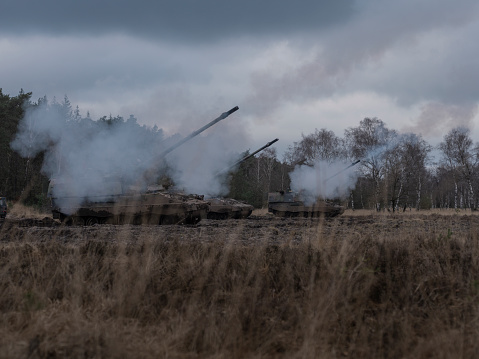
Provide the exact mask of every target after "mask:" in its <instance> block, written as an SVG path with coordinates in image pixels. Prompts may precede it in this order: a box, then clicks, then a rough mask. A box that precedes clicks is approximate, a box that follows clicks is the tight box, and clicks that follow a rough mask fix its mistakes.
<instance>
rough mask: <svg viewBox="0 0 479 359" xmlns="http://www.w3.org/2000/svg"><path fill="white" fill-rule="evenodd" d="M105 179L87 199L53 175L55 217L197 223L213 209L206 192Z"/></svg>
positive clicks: (88, 221) (86, 221)
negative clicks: (143, 187)
mask: <svg viewBox="0 0 479 359" xmlns="http://www.w3.org/2000/svg"><path fill="white" fill-rule="evenodd" d="M237 110H238V107H237V106H236V107H234V108H232V109H231V110H229V111H226V112H224V113H222V114H221V115H220V116H219V117H217V118H216V119H214V120H213V121H211V122H209V123H208V124H206V125H205V126H203V127H201V128H200V129H198V130H196V131H194V132H192V133H191V134H190V135H189V136H187V137H185V138H184V139H182V140H181V141H179V142H177V143H175V144H174V145H172V146H170V147H168V148H167V149H166V150H164V151H163V152H161V153H160V154H159V155H158V156H156V157H155V159H154V160H153V161H152V162H151V163H149V166H148V167H149V168H150V169H154V168H155V166H158V165H159V164H160V163H161V162H162V160H163V158H164V157H165V156H166V155H167V154H168V153H170V152H172V151H173V150H175V149H176V148H178V147H179V146H181V145H182V144H184V143H185V142H187V141H189V140H191V139H192V138H194V137H196V136H197V135H199V134H200V133H201V132H203V131H205V130H206V129H208V128H210V127H211V126H213V125H215V124H216V123H218V122H220V121H221V120H223V119H225V118H226V117H228V116H229V115H230V114H232V113H233V112H235V111H237ZM102 182H103V183H101V186H100V185H99V186H98V187H99V188H98V190H97V191H95V192H96V193H90V194H89V195H88V200H86V199H85V198H80V197H77V196H75V195H74V194H72V193H71V191H69V190H68V188H69V186H68V185H69V183H66V182H65V180H61V179H51V180H50V185H49V196H50V197H51V202H52V214H53V218H55V219H60V220H61V221H62V222H65V223H67V224H76V225H93V224H98V223H113V224H125V223H134V224H176V223H197V222H198V221H200V220H201V219H203V218H206V216H207V213H208V210H209V204H208V202H207V201H205V200H204V197H203V196H199V195H186V194H181V193H177V192H169V191H165V190H149V191H148V190H138V189H135V187H134V186H127V185H125V184H124V183H123V181H122V179H121V178H118V177H115V176H108V177H105V178H104V180H103V181H102ZM100 187H101V189H100Z"/></svg>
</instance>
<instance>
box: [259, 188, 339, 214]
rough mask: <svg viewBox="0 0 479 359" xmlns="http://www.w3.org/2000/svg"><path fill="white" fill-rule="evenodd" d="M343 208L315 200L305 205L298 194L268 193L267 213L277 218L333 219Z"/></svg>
mask: <svg viewBox="0 0 479 359" xmlns="http://www.w3.org/2000/svg"><path fill="white" fill-rule="evenodd" d="M344 209H345V208H344V207H343V206H339V205H336V204H333V203H330V202H326V201H323V200H320V199H317V200H316V201H315V202H314V203H311V204H309V203H308V204H306V203H305V202H304V199H303V198H302V197H301V194H300V193H296V192H285V191H278V192H270V193H268V212H270V213H272V214H274V215H275V216H278V217H335V216H338V215H340V214H343V213H344Z"/></svg>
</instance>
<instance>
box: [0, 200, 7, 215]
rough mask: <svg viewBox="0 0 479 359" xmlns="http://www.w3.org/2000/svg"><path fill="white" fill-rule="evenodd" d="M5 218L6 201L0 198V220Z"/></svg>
mask: <svg viewBox="0 0 479 359" xmlns="http://www.w3.org/2000/svg"><path fill="white" fill-rule="evenodd" d="M6 216H7V199H6V198H5V197H0V218H5V217H6Z"/></svg>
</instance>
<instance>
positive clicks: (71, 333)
mask: <svg viewBox="0 0 479 359" xmlns="http://www.w3.org/2000/svg"><path fill="white" fill-rule="evenodd" d="M368 216H370V215H368ZM381 218H382V217H381V216H378V217H374V219H375V220H377V221H379V222H380V221H381V220H382V219H381ZM353 222H354V219H353V221H352V222H351V223H353ZM275 223H280V222H268V223H267V226H269V227H270V229H271V233H273V234H274V233H277V232H275V231H276V229H275ZM313 223H316V224H317V225H318V226H317V227H316V224H315V225H307V226H303V227H301V226H298V229H297V230H295V237H294V238H295V240H292V239H291V238H288V237H285V238H264V239H263V240H260V241H258V240H256V241H254V242H251V243H249V242H248V240H247V238H244V233H245V232H243V231H242V227H241V225H238V226H235V227H234V230H233V229H232V230H231V231H229V232H228V233H224V234H223V235H219V234H216V235H215V238H211V240H209V241H205V240H203V239H201V240H198V241H194V240H185V239H184V238H182V237H181V235H178V236H177V237H176V238H172V237H171V236H169V237H168V238H166V237H155V236H153V235H152V234H151V231H149V230H148V227H145V229H144V230H142V231H141V233H140V234H139V235H135V236H132V235H131V232H128V231H127V230H126V229H125V231H124V232H115V233H116V234H115V238H110V237H108V236H105V237H101V236H96V237H95V238H88V237H86V238H84V239H83V240H81V241H78V242H73V241H68V240H66V241H65V240H62V238H63V237H62V236H61V234H60V233H61V231H62V229H61V228H60V229H54V230H50V229H49V231H50V232H49V233H51V235H50V237H49V238H47V239H45V238H42V240H39V239H38V238H37V237H35V235H34V233H35V232H32V231H24V232H22V233H24V235H23V237H19V236H18V232H15V233H16V234H15V235H12V239H11V240H9V241H7V240H5V239H6V238H9V237H8V233H5V232H3V233H2V238H3V239H4V240H3V241H2V242H0V243H1V245H0V311H1V317H0V357H2V358H11V357H18V358H64V357H73V358H80V357H81V358H124V357H134V358H159V357H162V358H185V357H186V358H189V357H215V358H216V357H217V358H223V357H228V358H229V357H231V358H244V357H257V358H259V357H288V358H290V357H297V358H340V357H352V358H423V357H431V358H451V357H462V358H474V357H477V353H479V341H478V340H477V338H478V337H479V310H478V309H479V259H478V258H479V257H478V254H479V241H478V237H477V234H476V233H475V232H474V231H470V232H467V233H463V234H461V235H456V234H454V233H451V232H450V231H449V230H448V229H447V228H448V225H449V223H447V224H446V225H445V226H444V227H441V225H440V224H438V227H437V228H438V229H437V230H428V231H421V230H417V231H414V232H411V231H410V230H406V229H405V230H404V231H402V230H401V228H399V229H398V230H397V231H396V232H394V234H393V235H391V233H390V232H387V233H385V232H373V231H371V232H369V233H366V234H364V233H362V232H360V231H358V230H357V229H355V228H353V227H354V226H353V225H352V224H351V231H350V232H348V231H341V232H336V231H329V232H328V233H329V234H328V235H325V231H324V230H323V229H324V228H325V227H326V224H325V223H324V222H313ZM328 226H331V224H329V225H328ZM332 226H335V224H332ZM4 231H6V229H4ZM12 231H13V230H12ZM12 233H13V232H12ZM89 233H91V232H89ZM335 233H340V235H338V234H335ZM358 233H362V234H361V235H358ZM298 238H299V240H298Z"/></svg>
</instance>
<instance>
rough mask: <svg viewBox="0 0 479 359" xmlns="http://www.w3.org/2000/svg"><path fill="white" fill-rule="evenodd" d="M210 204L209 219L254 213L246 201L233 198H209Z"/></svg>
mask: <svg viewBox="0 0 479 359" xmlns="http://www.w3.org/2000/svg"><path fill="white" fill-rule="evenodd" d="M277 141H278V139H277V138H276V139H274V140H273V141H271V142H268V143H267V144H266V145H264V146H263V147H261V148H259V149H257V150H256V151H254V152H253V153H251V154H249V155H247V156H245V157H243V158H242V159H240V160H238V161H236V162H235V163H234V164H233V165H231V166H229V167H228V168H226V169H224V170H223V171H220V172H218V173H217V174H216V175H221V174H225V173H227V172H228V171H230V170H232V169H234V168H236V167H237V166H239V165H240V164H241V163H242V162H244V161H246V160H247V159H249V158H251V157H253V156H254V155H255V154H257V153H259V152H261V151H263V150H264V149H265V148H267V147H269V146H271V145H272V144H274V143H275V142H277ZM207 201H208V203H209V210H208V215H207V218H208V219H240V218H247V217H249V215H250V214H251V213H252V212H253V209H254V207H253V206H252V205H250V204H248V203H246V202H245V201H239V200H236V199H233V198H219V197H217V198H208V199H207Z"/></svg>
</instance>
